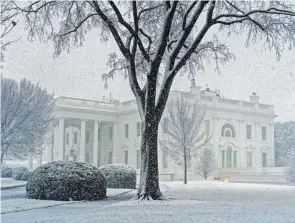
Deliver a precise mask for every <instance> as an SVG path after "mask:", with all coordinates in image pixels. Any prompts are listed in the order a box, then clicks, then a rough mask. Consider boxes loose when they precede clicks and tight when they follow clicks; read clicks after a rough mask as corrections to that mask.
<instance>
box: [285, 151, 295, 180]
mask: <svg viewBox="0 0 295 223" xmlns="http://www.w3.org/2000/svg"><path fill="white" fill-rule="evenodd" d="M294 147H295V146H294ZM286 166H287V169H286V172H285V174H286V179H287V180H288V181H291V182H295V149H294V152H293V153H292V154H291V157H290V159H289V161H288V162H287V165H286Z"/></svg>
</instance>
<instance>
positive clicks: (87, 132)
mask: <svg viewBox="0 0 295 223" xmlns="http://www.w3.org/2000/svg"><path fill="white" fill-rule="evenodd" d="M89 141H90V140H89V130H88V129H87V130H86V143H88V142H89Z"/></svg>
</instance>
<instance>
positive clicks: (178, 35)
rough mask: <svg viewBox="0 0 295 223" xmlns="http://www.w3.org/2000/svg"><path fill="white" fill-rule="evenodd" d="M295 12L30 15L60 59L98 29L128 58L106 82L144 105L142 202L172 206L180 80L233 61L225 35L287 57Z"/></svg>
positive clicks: (81, 4) (169, 7)
mask: <svg viewBox="0 0 295 223" xmlns="http://www.w3.org/2000/svg"><path fill="white" fill-rule="evenodd" d="M16 7H17V8H20V7H19V6H17V5H16ZM294 10H295V9H294V5H292V4H291V3H290V2H279V1H255V2H253V1H227V0H223V1H215V0H211V1H182V2H178V1H165V2H162V1H138V2H137V1H124V2H113V1H108V2H106V1H33V2H30V4H29V5H28V6H27V7H23V8H22V12H23V14H24V15H25V16H24V18H25V19H26V22H27V29H28V32H29V37H30V39H33V38H34V37H39V38H40V39H41V40H42V41H49V40H51V41H53V43H54V47H55V55H56V56H57V55H59V54H60V53H61V52H62V51H65V50H66V51H69V50H70V49H71V48H72V47H81V46H83V42H84V41H85V39H86V38H87V36H86V34H87V33H88V32H89V31H90V30H91V29H92V28H98V29H96V30H99V31H100V37H101V41H103V42H106V41H108V40H110V37H112V40H113V41H114V42H115V43H116V44H117V46H118V49H119V51H120V54H118V53H116V52H114V53H111V54H110V55H109V61H108V65H109V66H110V67H111V70H110V72H109V73H106V74H105V75H103V80H105V81H107V80H108V79H109V78H112V77H114V76H115V75H116V74H123V75H124V76H125V77H126V78H128V80H129V83H130V88H131V89H132V91H133V93H134V96H135V98H136V101H137V105H138V110H139V114H140V117H141V121H142V141H141V173H140V176H141V179H140V186H139V189H138V193H137V197H138V198H141V199H149V198H151V199H162V198H164V197H163V196H162V193H161V191H160V188H159V174H158V155H157V154H158V146H157V142H158V127H159V123H160V120H161V117H162V114H163V111H164V108H165V106H166V102H167V99H168V96H169V92H170V89H171V86H172V83H173V80H174V78H175V76H176V75H177V74H179V73H186V71H188V70H189V71H191V72H189V73H192V74H194V72H196V70H198V69H202V68H203V61H204V60H206V59H207V60H213V61H214V62H215V64H216V67H217V68H218V65H219V64H220V63H224V62H227V61H229V60H230V59H232V58H233V55H232V54H231V53H230V52H229V50H228V47H227V43H226V42H221V41H220V40H219V39H218V37H219V36H220V33H221V31H225V32H227V34H241V33H243V32H245V33H246V35H247V39H246V42H247V43H248V44H250V43H251V42H257V41H265V46H268V47H269V49H275V51H276V53H277V55H280V53H281V52H282V51H283V49H284V46H288V47H289V46H290V47H293V46H294V45H295V44H294V42H295V35H294V34H295V28H294V27H295V22H294V21H295V13H294ZM214 27H215V28H214ZM209 31H210V33H209ZM193 33H194V35H193ZM212 33H213V34H214V35H212ZM225 41H226V40H225ZM160 73H161V74H162V75H163V80H162V82H161V84H160V85H159V87H158V86H157V80H158V77H159V75H160ZM139 80H143V82H142V83H143V84H141V82H140V81H139ZM106 83H107V82H106ZM157 88H158V92H159V93H158V95H157V94H156V92H157Z"/></svg>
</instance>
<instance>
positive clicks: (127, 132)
mask: <svg viewBox="0 0 295 223" xmlns="http://www.w3.org/2000/svg"><path fill="white" fill-rule="evenodd" d="M125 138H129V124H125Z"/></svg>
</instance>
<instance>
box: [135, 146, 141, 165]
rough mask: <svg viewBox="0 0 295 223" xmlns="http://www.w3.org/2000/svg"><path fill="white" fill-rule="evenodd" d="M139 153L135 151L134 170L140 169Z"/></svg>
mask: <svg viewBox="0 0 295 223" xmlns="http://www.w3.org/2000/svg"><path fill="white" fill-rule="evenodd" d="M140 158H141V157H140V151H139V150H136V169H140Z"/></svg>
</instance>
